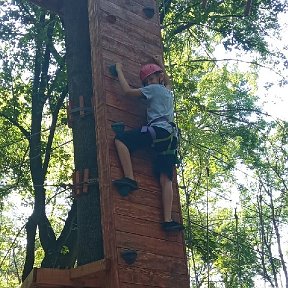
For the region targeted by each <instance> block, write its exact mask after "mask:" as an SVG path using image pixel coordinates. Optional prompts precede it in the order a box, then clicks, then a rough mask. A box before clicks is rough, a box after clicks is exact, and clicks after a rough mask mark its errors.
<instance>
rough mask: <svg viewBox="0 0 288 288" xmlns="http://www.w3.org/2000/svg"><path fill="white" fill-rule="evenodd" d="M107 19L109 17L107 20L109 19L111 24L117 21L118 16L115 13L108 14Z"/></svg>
mask: <svg viewBox="0 0 288 288" xmlns="http://www.w3.org/2000/svg"><path fill="white" fill-rule="evenodd" d="M106 19H107V21H108V22H109V23H111V24H115V23H116V21H117V18H116V16H114V15H107V16H106Z"/></svg>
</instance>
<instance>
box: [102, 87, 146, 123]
mask: <svg viewBox="0 0 288 288" xmlns="http://www.w3.org/2000/svg"><path fill="white" fill-rule="evenodd" d="M106 101H107V102H106V104H107V105H109V106H110V107H112V108H114V109H117V110H120V111H123V112H126V113H127V111H129V112H130V113H131V114H132V115H135V116H136V117H139V115H141V117H143V119H145V118H144V117H145V113H146V104H145V102H144V101H142V100H140V99H134V101H133V100H132V99H129V98H128V99H127V97H125V96H123V95H121V94H120V93H119V94H117V95H115V94H112V93H111V92H106Z"/></svg>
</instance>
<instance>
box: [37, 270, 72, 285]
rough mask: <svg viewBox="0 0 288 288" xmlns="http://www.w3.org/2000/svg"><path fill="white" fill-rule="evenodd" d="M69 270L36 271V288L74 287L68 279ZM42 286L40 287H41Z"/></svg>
mask: <svg viewBox="0 0 288 288" xmlns="http://www.w3.org/2000/svg"><path fill="white" fill-rule="evenodd" d="M69 276H70V275H69V270H61V269H52V268H39V269H37V270H36V279H35V284H36V285H37V286H36V287H38V286H40V287H42V286H44V287H45V285H47V286H48V285H49V286H51V287H57V286H61V285H62V286H64V287H69V286H71V287H74V283H73V282H72V281H71V279H70V277H69ZM41 285H42V286H41Z"/></svg>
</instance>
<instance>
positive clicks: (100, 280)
mask: <svg viewBox="0 0 288 288" xmlns="http://www.w3.org/2000/svg"><path fill="white" fill-rule="evenodd" d="M109 269H110V260H108V259H103V260H99V261H96V262H93V263H89V264H86V265H83V266H79V267H77V268H72V269H66V270H65V269H52V268H34V269H33V270H32V272H31V273H30V274H29V276H28V277H27V278H26V279H25V281H24V282H23V283H22V285H21V288H48V287H49V288H60V287H61V288H65V287H67V288H68V287H70V288H76V287H77V288H80V287H87V288H88V287H91V288H105V282H106V280H107V272H108V271H109Z"/></svg>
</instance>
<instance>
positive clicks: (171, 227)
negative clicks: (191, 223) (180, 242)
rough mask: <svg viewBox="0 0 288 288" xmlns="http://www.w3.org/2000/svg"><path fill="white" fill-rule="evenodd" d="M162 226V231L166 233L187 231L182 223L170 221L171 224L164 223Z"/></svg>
mask: <svg viewBox="0 0 288 288" xmlns="http://www.w3.org/2000/svg"><path fill="white" fill-rule="evenodd" d="M161 226H162V229H163V230H164V231H166V232H169V231H182V230H184V229H185V227H184V226H183V225H182V224H181V223H178V222H176V221H173V220H172V221H169V222H163V223H162V224H161Z"/></svg>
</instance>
